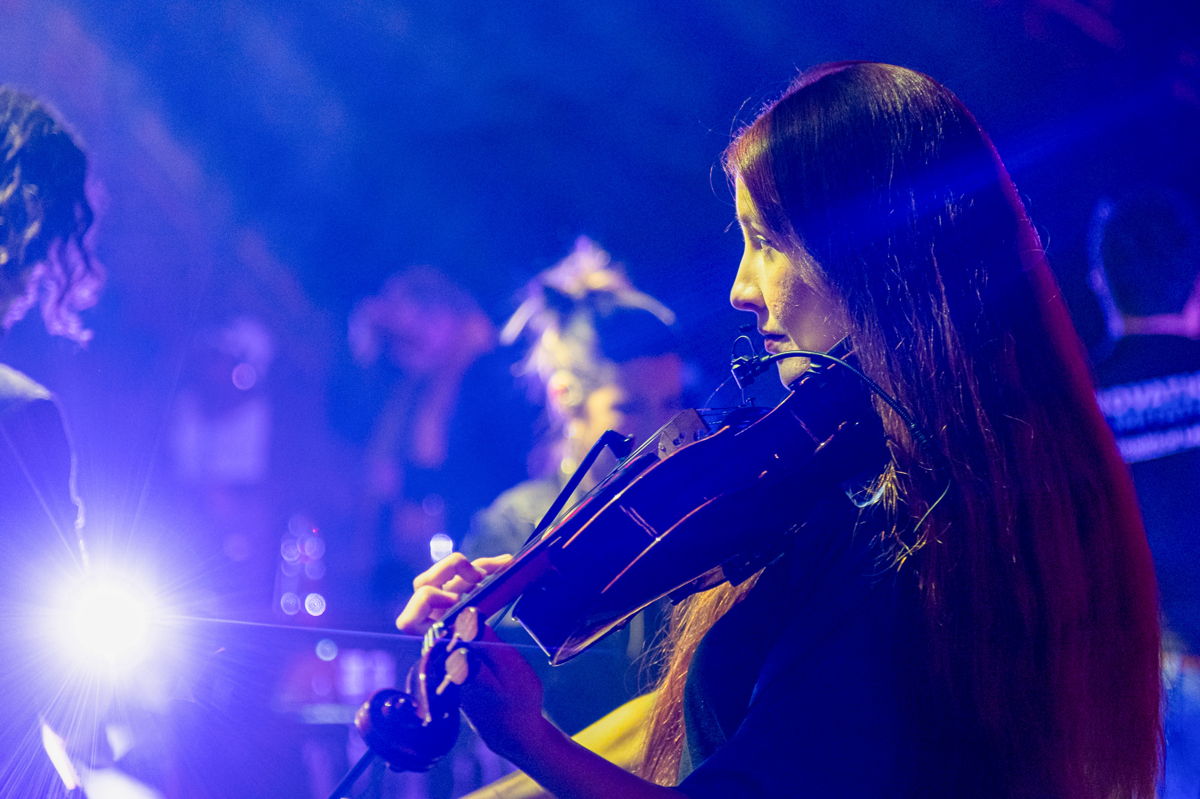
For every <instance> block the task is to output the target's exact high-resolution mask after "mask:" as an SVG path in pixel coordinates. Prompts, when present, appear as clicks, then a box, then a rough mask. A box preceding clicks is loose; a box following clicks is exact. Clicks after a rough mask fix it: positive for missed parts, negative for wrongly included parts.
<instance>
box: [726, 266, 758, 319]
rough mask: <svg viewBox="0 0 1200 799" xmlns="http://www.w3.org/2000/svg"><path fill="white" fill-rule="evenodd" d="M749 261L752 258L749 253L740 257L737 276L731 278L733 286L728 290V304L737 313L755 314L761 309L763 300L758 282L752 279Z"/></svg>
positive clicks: (752, 270)
mask: <svg viewBox="0 0 1200 799" xmlns="http://www.w3.org/2000/svg"><path fill="white" fill-rule="evenodd" d="M751 260H752V256H751V255H750V254H749V253H746V254H743V255H742V260H741V261H740V262H739V263H738V270H737V274H736V275H734V278H733V286H731V287H730V289H729V303H730V304H731V305H732V306H733V307H734V308H737V309H738V310H739V311H749V312H750V313H757V312H758V311H759V310H761V309H762V307H763V298H762V292H761V291H760V290H759V288H758V281H756V280H755V279H754V269H753V265H752V264H751V263H750V261H751Z"/></svg>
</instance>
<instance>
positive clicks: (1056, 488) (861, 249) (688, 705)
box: [398, 62, 1161, 799]
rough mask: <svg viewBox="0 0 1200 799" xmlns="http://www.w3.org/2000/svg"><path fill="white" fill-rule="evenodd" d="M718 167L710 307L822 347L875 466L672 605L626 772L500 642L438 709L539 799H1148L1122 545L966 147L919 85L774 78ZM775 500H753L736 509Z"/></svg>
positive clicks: (1034, 264)
mask: <svg viewBox="0 0 1200 799" xmlns="http://www.w3.org/2000/svg"><path fill="white" fill-rule="evenodd" d="M724 164H725V168H726V172H727V174H728V176H729V179H730V183H731V184H732V186H733V190H734V194H735V198H736V207H737V219H738V223H739V225H740V227H741V229H742V233H743V245H744V249H743V255H742V260H741V263H740V265H739V267H738V270H737V272H736V275H735V276H734V281H733V288H732V291H731V294H730V298H731V300H732V302H733V305H734V306H735V307H736V308H738V309H740V310H744V311H746V312H748V313H752V314H753V315H754V317H755V320H756V322H757V326H758V332H759V333H760V334H761V335H762V337H763V338H764V339H765V347H766V349H767V351H768V352H770V353H772V354H783V353H789V352H797V351H801V352H804V351H807V352H812V351H825V350H828V349H829V348H831V347H833V346H834V345H835V344H837V343H838V342H839V341H841V340H842V339H848V340H849V344H850V347H851V349H852V351H853V353H854V357H855V358H856V359H857V361H858V364H859V366H860V367H861V370H862V372H863V373H864V374H865V375H866V376H867V377H869V378H870V379H871V380H872V381H873V382H874V383H875V384H876V385H877V386H879V387H880V388H881V389H882V391H883V392H884V393H886V394H887V395H889V397H890V399H891V402H893V403H895V404H894V405H892V404H890V403H885V402H884V401H883V399H882V398H876V400H875V404H874V408H875V411H876V412H877V413H878V416H879V420H880V421H881V423H882V427H883V430H884V433H885V437H886V445H887V450H888V459H887V463H886V465H885V467H884V468H883V469H882V471H881V472H880V473H879V474H878V475H876V476H874V477H873V478H872V479H871V480H870V481H869V483H868V485H867V486H866V487H865V489H864V488H860V489H859V490H857V491H855V492H854V494H853V497H854V501H849V500H850V499H851V497H850V496H849V495H841V494H839V493H838V492H832V494H833V495H832V496H830V497H828V500H827V502H825V503H820V502H818V503H814V505H815V506H814V507H806V508H804V509H803V510H804V511H805V515H806V516H807V521H808V523H807V524H806V525H805V529H804V530H803V531H802V533H801V534H798V535H797V536H796V537H795V539H794V542H795V543H794V544H793V545H792V547H791V548H790V549H789V550H788V551H786V552H782V553H780V557H779V558H778V559H777V560H776V561H774V562H773V563H771V564H770V565H768V566H767V567H766V568H764V569H763V570H762V571H761V572H760V573H759V574H758V575H757V576H756V577H754V578H751V579H747V580H745V581H744V582H742V583H741V584H739V585H737V586H732V585H729V584H723V585H719V586H717V587H715V588H712V589H710V590H708V591H704V592H701V593H697V594H694V595H693V596H691V597H690V598H689V599H688V600H687V601H686V602H685V603H683V605H681V607H680V608H679V610H678V614H677V616H676V618H675V622H676V623H675V624H674V626H673V628H672V633H671V637H670V641H669V644H670V653H669V659H668V662H667V668H666V670H665V674H664V676H663V678H662V680H661V681H660V683H659V685H658V687H657V691H656V695H655V700H654V707H653V709H652V710H651V712H650V714H649V716H648V717H647V718H644V719H642V721H641V724H642V725H643V726H644V727H645V729H646V730H647V731H648V740H647V744H646V748H645V757H644V758H643V762H642V764H641V766H640V767H639V768H636V769H634V770H633V771H629V770H626V769H623V768H620V767H619V766H617V765H615V764H613V763H611V762H609V761H607V760H605V759H603V758H602V757H600V756H598V755H596V754H595V753H593V752H591V751H588V750H587V749H586V748H584V747H582V746H580V745H579V744H578V743H577V742H575V741H572V740H571V739H570V738H568V737H567V736H566V735H565V734H563V733H562V732H561V731H560V730H558V729H557V728H555V727H554V726H553V725H551V724H550V723H549V722H548V721H547V720H546V719H545V717H544V716H543V715H542V712H541V707H540V705H541V701H540V700H541V692H540V689H539V686H538V684H537V681H536V679H535V678H534V676H533V675H532V673H531V672H530V671H529V670H528V669H527V668H525V666H524V661H523V660H521V659H520V658H519V657H517V656H516V655H515V654H514V653H513V652H512V651H511V650H509V649H507V648H504V647H478V648H475V649H474V650H473V651H475V652H476V654H477V655H478V659H479V660H480V661H481V662H482V664H483V668H481V669H476V670H475V671H476V673H475V674H474V676H473V679H472V681H470V682H468V683H467V684H466V686H465V690H464V692H463V699H464V705H463V706H464V710H465V712H466V714H467V716H468V718H469V719H470V720H471V722H472V723H473V724H474V726H475V727H476V729H477V730H478V731H479V733H480V735H481V736H482V738H483V739H484V741H485V742H486V743H488V745H489V746H490V747H492V749H493V750H494V751H496V752H498V753H500V754H501V755H503V756H504V757H506V758H508V759H509V760H510V761H512V762H513V763H514V764H516V765H517V766H518V767H520V768H521V769H522V770H523V771H525V772H526V773H527V774H528V775H530V776H531V777H532V778H533V779H535V780H536V781H538V782H539V783H540V784H541V785H542V786H543V787H544V788H545V789H546V790H548V791H550V792H551V793H553V794H554V795H555V796H558V797H560V799H566V798H568V797H570V798H572V799H590V798H591V797H596V799H599V798H600V797H613V796H620V797H623V799H643V798H645V799H652V798H655V797H662V799H669V798H670V797H693V798H699V797H722V798H723V799H730V798H731V797H761V796H838V797H856V798H857V797H862V799H866V797H880V796H888V797H913V798H914V799H915V797H921V798H922V799H929V798H930V797H936V798H937V799H950V797H967V796H969V797H973V798H974V799H1018V797H1021V798H1028V797H1054V798H1055V799H1093V798H1094V797H1100V796H1104V797H1117V796H1120V797H1144V798H1145V799H1149V797H1151V796H1153V794H1154V789H1155V781H1156V772H1157V765H1158V744H1159V731H1158V727H1159V703H1160V698H1161V690H1160V682H1159V625H1158V609H1157V604H1156V599H1155V588H1154V577H1153V570H1152V564H1151V559H1150V553H1149V549H1148V547H1147V544H1146V539H1145V533H1144V530H1143V529H1142V526H1141V523H1140V519H1139V516H1138V513H1137V507H1136V502H1135V497H1134V494H1133V489H1132V485H1131V483H1130V480H1129V476H1128V472H1127V471H1126V469H1125V466H1124V464H1123V463H1122V462H1121V459H1120V457H1119V455H1118V452H1117V449H1116V446H1115V444H1114V441H1113V437H1112V434H1111V432H1110V431H1109V430H1108V427H1107V426H1106V424H1105V422H1104V418H1103V416H1102V415H1101V414H1100V412H1099V409H1098V408H1097V406H1096V401H1095V397H1094V394H1093V389H1092V383H1091V380H1090V376H1089V374H1088V370H1087V366H1086V364H1085V362H1084V360H1083V358H1082V354H1081V353H1082V348H1081V347H1080V344H1079V341H1078V339H1077V337H1076V335H1075V333H1074V331H1073V329H1072V327H1071V323H1070V321H1069V318H1068V316H1067V313H1066V309H1065V307H1064V306H1063V304H1062V302H1061V299H1060V297H1059V292H1058V289H1057V287H1056V286H1055V284H1054V280H1053V278H1052V276H1051V273H1050V270H1049V266H1048V264H1047V263H1046V259H1045V256H1044V253H1043V250H1042V248H1041V246H1040V244H1039V242H1038V240H1037V236H1036V233H1035V232H1034V229H1033V226H1032V224H1031V223H1030V221H1029V219H1028V217H1027V216H1026V213H1025V210H1024V208H1023V206H1022V205H1021V202H1020V200H1019V198H1018V195H1017V192H1016V189H1015V188H1014V186H1013V184H1012V182H1011V180H1010V178H1009V177H1008V174H1007V171H1006V170H1005V168H1004V167H1003V165H1002V164H1001V162H1000V160H999V157H998V156H997V154H996V151H995V149H994V147H993V146H992V144H991V141H990V140H989V139H988V137H987V136H986V134H985V133H984V132H983V131H982V130H981V128H980V127H979V125H978V123H977V122H976V121H975V119H974V117H973V116H972V115H971V114H970V112H969V111H968V110H967V109H966V108H965V107H964V106H963V105H962V103H961V102H960V101H959V100H958V99H957V98H956V97H955V96H954V95H953V94H952V93H951V92H950V90H949V89H947V88H946V87H944V86H942V85H941V84H939V83H937V82H936V81H934V80H932V79H931V78H929V77H927V76H925V75H922V74H920V73H917V72H914V71H912V70H908V69H904V68H901V67H895V66H890V65H886V64H871V63H863V62H843V63H836V64H826V65H822V66H818V67H816V68H813V69H810V70H807V71H805V72H803V73H801V74H800V76H799V77H797V78H796V80H795V81H794V82H793V83H792V85H791V86H790V87H789V88H788V89H787V90H786V91H785V92H784V93H783V95H782V96H781V97H780V98H779V99H778V100H776V101H775V102H773V103H771V104H769V105H768V106H767V107H766V109H765V110H764V111H763V112H762V113H761V114H760V115H759V116H758V117H757V119H756V120H755V121H754V122H752V123H751V124H750V125H748V126H747V127H745V128H743V129H742V130H741V131H740V132H739V133H738V135H737V136H736V138H735V139H734V141H733V143H732V144H731V145H730V146H729V148H728V149H727V150H726V153H725V159H724ZM808 365H809V363H808V359H807V358H806V357H791V358H787V359H784V360H781V361H779V363H778V371H779V376H780V378H781V380H782V381H783V382H784V384H785V385H791V384H793V383H794V382H795V381H796V380H797V379H798V378H800V377H801V376H802V375H803V374H804V373H805V371H806V370H807V368H808ZM897 407H898V408H902V409H905V410H904V414H900V413H899V412H898V411H897V410H896V408H897ZM905 416H908V417H911V420H910V419H906V418H905ZM798 488H799V487H798ZM798 493H799V491H797V494H798ZM796 504H797V499H796V494H792V493H791V492H786V491H782V492H778V495H777V496H772V497H764V498H761V499H760V500H759V501H758V502H756V503H747V507H746V508H745V513H746V514H753V515H755V516H757V517H758V518H761V519H764V520H770V519H773V518H778V517H777V516H775V514H776V513H779V514H783V513H785V512H791V511H795V512H797V513H798V512H800V510H801V509H800V508H795V507H794V506H795V505H796ZM764 523H768V522H767V521H764ZM502 565H503V560H502V559H499V560H498V559H480V560H478V561H476V562H474V563H472V562H470V561H468V560H467V559H466V558H465V557H458V558H448V559H446V561H443V562H442V563H441V564H439V565H437V566H435V567H434V568H432V569H430V570H429V571H427V572H426V573H425V574H424V575H422V577H420V578H418V580H417V583H416V585H417V590H416V593H415V595H414V597H413V599H412V600H411V601H410V602H409V604H408V605H407V606H406V608H405V610H404V612H403V613H402V614H401V616H400V618H399V619H398V624H399V626H400V627H401V628H402V629H405V630H407V631H410V632H414V633H415V632H420V631H423V630H425V629H427V628H428V626H429V625H430V623H431V622H433V621H435V620H436V619H438V618H439V616H440V614H441V613H442V611H443V609H444V608H446V607H448V606H449V604H450V603H452V602H454V601H456V600H457V598H458V597H459V595H460V594H461V593H462V592H463V591H465V590H466V589H468V588H469V587H470V586H471V585H473V584H475V583H477V582H478V581H479V580H481V579H482V578H483V576H484V575H485V574H487V573H489V572H492V571H494V570H495V569H497V568H499V567H500V566H502Z"/></svg>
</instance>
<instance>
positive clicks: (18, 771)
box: [0, 365, 82, 799]
mask: <svg viewBox="0 0 1200 799" xmlns="http://www.w3.org/2000/svg"><path fill="white" fill-rule="evenodd" d="M71 478H72V456H71V447H70V443H69V442H68V439H67V434H66V430H65V429H64V427H63V423H62V417H61V416H60V414H59V411H58V406H57V405H56V404H55V403H54V400H53V398H52V397H51V395H50V392H49V391H47V390H46V389H45V388H43V387H42V386H40V385H38V384H37V383H35V382H34V381H32V380H30V379H29V378H28V377H26V376H25V375H23V374H21V373H20V372H17V371H16V370H14V369H11V368H9V367H7V366H3V365H0V566H2V568H3V571H4V580H5V589H4V590H3V591H0V647H2V648H3V652H4V655H3V657H2V658H0V796H13V797H17V796H19V797H22V799H42V798H43V797H53V796H62V795H64V788H63V783H62V780H61V779H60V778H59V777H58V775H57V774H56V773H55V771H54V768H53V766H52V764H51V763H50V760H49V757H48V756H47V755H46V753H45V751H44V749H43V746H42V737H41V735H42V733H41V722H42V721H43V720H45V721H47V722H48V723H50V724H51V726H52V727H54V728H55V729H56V730H57V732H58V733H60V734H65V733H66V732H67V731H66V730H65V729H64V728H63V724H62V722H63V720H64V719H68V718H76V719H78V718H81V717H80V716H79V715H77V714H79V713H80V712H81V711H82V708H79V707H72V704H73V698H72V692H71V691H70V690H64V685H63V681H62V678H61V676H60V674H59V672H58V671H57V667H58V663H59V660H60V658H59V657H58V655H57V653H55V652H53V651H48V647H47V640H46V632H47V630H46V629H45V627H46V625H47V624H48V623H51V622H50V621H47V620H46V619H44V618H41V617H40V616H39V613H40V612H41V611H42V608H44V607H45V602H46V600H47V599H48V598H50V596H51V595H52V592H53V589H54V588H55V587H56V586H57V585H58V584H60V583H62V582H64V581H65V580H67V579H69V578H70V577H71V576H72V575H77V574H78V573H79V572H80V570H81V567H82V562H81V559H82V548H81V545H80V540H79V536H78V531H77V518H78V506H77V504H76V502H75V499H74V495H73V492H72V479H71ZM68 688H69V686H68ZM76 698H77V697H76Z"/></svg>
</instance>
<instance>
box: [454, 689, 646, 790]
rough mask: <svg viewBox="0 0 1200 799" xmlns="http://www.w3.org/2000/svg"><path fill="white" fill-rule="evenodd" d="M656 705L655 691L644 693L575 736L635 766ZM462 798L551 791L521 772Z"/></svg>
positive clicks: (595, 749)
mask: <svg viewBox="0 0 1200 799" xmlns="http://www.w3.org/2000/svg"><path fill="white" fill-rule="evenodd" d="M653 704H654V694H653V693H649V694H643V695H642V696H639V697H638V698H636V699H631V700H629V701H628V702H626V703H625V704H623V705H621V706H620V707H619V708H617V709H616V710H614V711H612V712H611V713H609V714H608V715H606V716H605V717H604V718H602V719H600V720H599V721H597V722H595V723H593V724H590V725H588V726H587V727H585V728H584V729H582V730H580V731H579V733H578V734H577V735H575V736H573V737H574V739H575V740H576V741H577V742H578V743H580V744H582V745H583V746H584V747H585V748H587V749H590V750H591V751H593V752H595V753H596V754H598V755H600V756H601V757H603V758H605V759H606V760H609V761H611V762H613V763H616V764H617V765H618V766H621V767H622V768H626V769H632V768H633V767H634V766H635V765H637V763H638V761H639V760H640V759H641V757H642V749H643V747H645V745H646V721H647V719H648V718H649V717H650V708H651V706H652V705H653ZM462 799H551V794H550V793H548V792H547V791H546V790H544V789H543V788H542V787H541V786H540V785H538V784H537V783H536V782H534V781H533V780H531V779H530V778H529V777H527V776H525V774H523V773H522V772H520V771H518V772H515V773H513V774H509V775H508V776H507V777H504V778H503V779H500V780H496V781H495V782H493V783H492V784H491V785H485V786H483V787H482V788H480V789H479V790H477V791H472V792H471V793H469V794H467V795H466V796H464V797H462Z"/></svg>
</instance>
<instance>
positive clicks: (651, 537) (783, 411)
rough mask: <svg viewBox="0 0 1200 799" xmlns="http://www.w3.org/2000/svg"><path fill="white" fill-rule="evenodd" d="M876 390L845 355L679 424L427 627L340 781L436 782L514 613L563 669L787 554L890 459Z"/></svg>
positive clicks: (690, 414)
mask: <svg viewBox="0 0 1200 799" xmlns="http://www.w3.org/2000/svg"><path fill="white" fill-rule="evenodd" d="M830 355H833V353H832V352H831V353H830ZM864 380H865V378H863V377H862V376H861V374H859V373H858V372H857V370H856V369H854V368H853V367H852V366H851V365H849V364H847V363H846V362H845V361H844V360H842V359H841V358H831V359H830V362H828V363H824V362H822V363H818V362H816V361H811V362H810V366H809V368H808V369H807V370H806V371H805V372H804V374H803V375H802V376H801V378H800V379H799V380H798V381H797V382H796V383H795V384H794V385H793V386H792V389H791V391H790V392H789V394H788V395H787V397H786V398H785V399H784V400H783V401H782V402H780V403H779V404H778V405H776V406H775V407H773V408H764V407H754V406H749V407H745V406H744V407H738V408H734V409H732V410H724V411H714V410H695V409H693V410H686V411H683V412H682V413H680V414H679V415H677V416H676V417H675V418H673V419H672V420H671V421H669V422H668V423H667V424H666V425H664V426H663V427H662V428H661V429H659V430H658V432H656V433H655V434H654V435H653V436H651V437H650V438H649V439H648V440H647V441H645V442H644V443H642V444H641V445H640V446H639V447H638V448H637V449H635V450H633V451H632V452H631V453H629V454H628V455H626V456H625V457H624V458H623V459H622V460H621V461H620V462H619V463H618V465H617V467H616V468H615V469H614V470H613V471H612V472H611V473H610V474H609V475H608V476H607V477H605V478H604V479H603V480H602V481H601V482H600V483H599V484H598V485H597V486H596V487H595V488H594V489H593V490H592V491H590V492H589V493H588V494H587V495H586V496H585V497H584V498H583V499H582V500H581V501H580V502H579V503H578V504H577V505H575V506H574V507H573V508H572V509H570V510H569V511H567V512H566V513H564V514H562V515H561V516H560V517H559V518H556V519H554V521H553V523H550V524H547V525H545V529H544V530H540V528H539V531H538V532H535V535H534V536H533V537H532V538H531V540H530V541H529V542H528V543H527V544H526V545H525V546H524V547H523V548H522V549H521V551H520V552H518V553H517V554H516V555H515V556H514V557H513V559H512V560H511V561H510V562H509V563H507V564H506V565H505V566H504V567H502V568H501V569H500V570H498V571H496V572H495V573H493V574H491V575H490V576H488V577H487V578H485V579H484V580H482V581H481V582H480V583H479V584H478V585H477V586H475V588H474V589H473V590H472V591H471V592H470V593H468V594H466V595H464V596H463V597H462V599H461V600H460V601H459V602H458V603H457V604H456V605H454V606H453V607H452V608H450V609H449V610H448V611H447V612H446V614H445V616H444V617H443V618H442V619H441V620H440V621H439V622H437V623H436V624H434V625H433V626H432V627H431V628H430V629H429V631H428V632H427V633H426V635H425V640H424V643H423V646H422V654H421V656H420V658H419V660H418V662H417V663H416V664H415V665H414V666H413V668H412V669H411V670H410V672H409V674H408V678H407V681H406V684H405V688H404V691H399V690H391V689H389V690H385V691H380V692H379V693H377V694H376V695H375V696H374V697H372V698H371V699H370V700H369V701H368V702H366V703H365V704H364V705H363V706H362V708H361V709H360V710H359V711H358V714H357V716H356V718H355V726H356V727H357V728H358V730H359V732H360V733H361V734H362V736H363V738H364V740H365V741H366V743H367V745H368V747H369V751H368V753H367V754H366V755H364V757H363V759H362V760H360V761H359V764H358V765H357V766H356V767H355V769H354V770H352V771H351V773H350V774H349V775H347V780H344V781H343V785H345V786H348V785H349V784H352V783H353V781H354V779H355V778H356V777H357V775H358V774H361V772H362V770H364V769H365V767H366V764H367V763H369V761H370V760H371V759H372V758H373V757H375V756H378V757H381V758H383V759H384V760H385V761H386V762H387V763H388V764H389V766H391V767H392V768H393V769H395V770H397V771H425V770H428V769H429V768H430V767H431V766H432V765H433V764H434V763H435V762H437V760H438V759H439V758H441V757H442V756H443V755H444V754H445V753H446V752H447V751H449V749H450V747H451V746H452V745H453V743H454V740H455V738H456V737H457V733H458V724H459V710H458V693H459V686H461V685H462V684H463V683H464V682H465V681H466V680H467V678H468V676H469V674H470V670H471V664H470V645H471V642H472V641H474V640H476V639H477V637H478V636H479V633H480V624H481V620H484V619H491V618H493V617H495V616H498V615H499V614H500V613H502V612H503V611H504V610H505V609H506V608H508V607H509V606H511V608H512V615H513V617H514V618H515V619H516V620H517V621H518V622H520V624H521V625H522V626H523V627H524V628H525V629H526V630H527V631H528V633H529V634H530V636H531V637H532V638H533V640H534V641H535V642H536V643H537V644H538V646H539V647H540V648H541V649H542V650H543V652H545V654H546V656H547V657H548V658H549V661H550V663H551V664H560V663H564V662H566V661H567V660H570V659H571V658H573V657H574V656H576V655H578V654H579V653H580V652H583V651H584V650H585V649H587V648H588V647H589V646H591V645H592V644H594V643H596V642H597V641H599V640H600V639H601V638H603V637H604V636H606V635H608V634H609V633H611V632H613V631H614V630H616V629H618V628H619V627H621V626H622V625H624V624H625V623H626V622H627V621H629V619H631V618H632V617H633V616H634V615H636V614H637V613H638V612H639V611H641V610H642V609H644V608H646V607H647V606H648V605H650V604H652V603H653V602H655V601H657V600H659V599H661V598H663V597H670V598H671V600H672V601H675V602H678V601H680V600H682V599H683V598H685V597H687V596H689V595H691V594H693V593H695V592H697V591H702V590H705V589H708V588H712V587H714V586H716V585H718V584H720V583H722V582H725V581H728V582H731V583H734V584H737V583H740V582H741V581H743V580H745V579H746V578H748V577H750V576H751V575H753V574H754V573H756V572H757V571H758V570H760V569H761V568H763V567H764V566H766V565H768V564H769V563H770V562H771V561H773V560H774V559H776V558H777V557H779V556H781V555H782V554H783V553H784V552H785V551H786V550H787V549H788V548H789V547H790V546H791V544H792V542H793V540H794V539H795V538H796V537H797V536H798V535H801V534H802V531H803V529H804V525H805V521H806V519H807V518H808V517H809V516H811V515H813V514H812V511H813V509H814V507H816V506H818V505H819V504H820V503H822V502H826V501H828V500H829V499H830V498H832V497H835V496H837V495H838V493H839V492H841V491H842V487H843V486H844V485H845V484H846V483H847V482H849V481H853V480H855V479H859V478H864V479H865V478H868V477H871V476H874V475H877V474H878V473H879V472H880V471H881V469H882V468H883V465H884V464H885V463H886V460H887V458H888V452H887V449H886V446H885V439H884V435H883V429H882V424H881V422H880V419H879V416H878V414H877V413H876V411H875V409H874V407H873V406H872V404H871V401H870V394H869V392H868V391H867V389H866V386H865V385H864ZM564 494H566V495H569V494H570V488H569V487H568V489H566V490H565V491H564ZM553 513H554V510H553V509H552V512H551V514H550V515H553ZM339 787H340V786H339ZM338 795H341V794H338Z"/></svg>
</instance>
